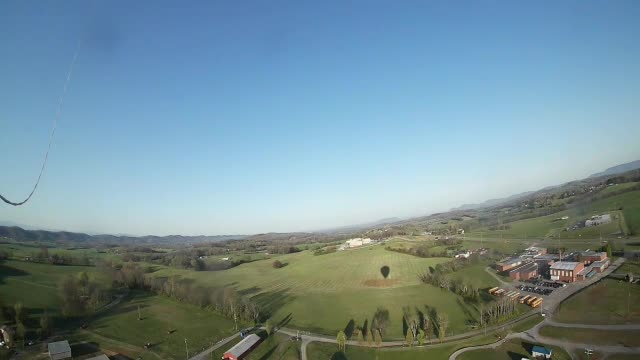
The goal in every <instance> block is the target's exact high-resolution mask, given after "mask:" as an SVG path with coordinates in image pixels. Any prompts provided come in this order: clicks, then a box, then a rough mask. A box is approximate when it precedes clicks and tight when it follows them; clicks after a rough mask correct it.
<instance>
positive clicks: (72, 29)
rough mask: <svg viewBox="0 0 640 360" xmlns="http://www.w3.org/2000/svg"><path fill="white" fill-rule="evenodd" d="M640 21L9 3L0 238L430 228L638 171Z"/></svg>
mask: <svg viewBox="0 0 640 360" xmlns="http://www.w3.org/2000/svg"><path fill="white" fill-rule="evenodd" d="M639 18H640V3H639V2H637V1H593V2H584V1H563V2H557V1H546V2H536V3H535V4H523V3H518V4H516V3H514V2H499V1H487V2H477V1H473V2H463V1H445V2H427V1H416V2H410V1H405V2H401V4H396V3H394V2H388V1H352V2H344V1H336V2H333V1H324V2H300V1H275V2H273V1H256V2H243V4H239V3H238V2H227V1H224V2H223V1H202V2H189V3H188V4H186V5H185V4H181V5H179V2H175V1H174V2H165V1H160V2H159V1H153V2H125V1H113V2H112V1H109V2H107V1H97V2H95V8H94V10H93V11H92V10H91V6H90V3H89V2H84V1H65V2H56V1H45V2H24V1H16V0H9V1H3V2H0V43H1V44H2V46H3V52H2V56H1V57H0V79H2V82H1V83H0V98H2V102H3V106H2V107H0V132H1V134H2V141H0V163H1V164H2V172H1V176H0V190H1V193H2V194H3V195H5V196H8V197H10V198H12V199H19V198H21V197H24V196H26V194H27V193H28V192H29V190H30V187H31V186H32V182H33V181H34V179H35V177H36V176H37V173H38V170H39V166H40V161H41V158H42V155H43V152H44V150H45V147H46V142H47V137H48V132H49V130H50V125H51V120H52V118H53V115H54V112H55V108H56V103H57V99H58V97H59V96H60V93H61V90H62V85H63V83H64V78H65V75H66V71H67V68H68V66H69V63H70V61H71V57H72V55H73V52H74V48H75V46H76V43H77V41H78V38H79V37H80V36H81V34H83V33H84V34H86V39H87V40H86V42H85V45H84V46H83V48H82V49H81V52H80V56H79V58H78V63H77V66H76V69H75V73H74V77H73V80H72V82H71V87H70V90H69V93H68V94H67V97H66V99H65V106H64V110H63V114H62V118H61V120H60V122H59V126H58V132H57V134H56V138H55V142H54V146H53V149H52V153H51V157H50V161H49V164H48V168H47V171H46V173H45V176H44V178H43V181H42V183H41V185H40V188H39V190H38V192H37V193H36V196H35V197H34V198H33V199H32V201H31V202H30V203H28V204H27V205H26V206H23V207H20V208H14V207H8V206H0V220H4V221H12V222H17V223H22V224H30V225H34V226H39V227H44V228H54V229H66V230H73V231H88V232H108V233H129V234H175V233H180V234H186V235H190V234H228V233H256V232H267V231H294V230H314V229H322V228H327V227H333V226H340V225H348V224H354V223H361V222H368V221H372V220H376V219H379V218H384V217H389V216H398V217H408V216H413V215H424V214H428V213H430V212H433V211H440V210H446V209H449V208H451V207H454V206H458V205H460V204H462V203H469V202H477V201H482V200H486V199H488V198H494V197H500V196H505V195H510V194H513V193H516V192H521V191H526V190H534V189H537V188H540V187H543V186H547V185H551V184H557V183H561V182H564V181H568V180H572V179H576V178H582V177H584V176H587V175H589V174H591V173H593V172H597V171H600V170H602V169H604V168H606V167H609V166H612V165H616V164H619V163H623V162H627V161H631V160H636V159H639V158H640V141H638V134H640V121H639V120H638V115H639V114H640V42H639V41H638V38H640V22H638V21H637V19H639Z"/></svg>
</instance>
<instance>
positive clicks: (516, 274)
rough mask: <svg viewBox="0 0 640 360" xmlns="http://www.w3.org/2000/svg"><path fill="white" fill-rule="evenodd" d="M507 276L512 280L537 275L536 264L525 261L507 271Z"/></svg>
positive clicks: (530, 277)
mask: <svg viewBox="0 0 640 360" xmlns="http://www.w3.org/2000/svg"><path fill="white" fill-rule="evenodd" d="M509 277H510V278H512V279H513V280H529V279H533V278H535V277H538V264H536V263H535V262H532V263H526V264H524V265H522V266H519V267H517V268H515V269H512V270H511V271H509Z"/></svg>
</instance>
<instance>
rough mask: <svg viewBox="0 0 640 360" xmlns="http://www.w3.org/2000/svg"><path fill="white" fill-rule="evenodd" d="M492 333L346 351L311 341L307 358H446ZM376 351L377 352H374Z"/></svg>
mask: <svg viewBox="0 0 640 360" xmlns="http://www.w3.org/2000/svg"><path fill="white" fill-rule="evenodd" d="M496 340H497V339H496V337H495V336H493V335H489V336H480V337H476V338H473V339H467V340H463V341H459V342H455V343H448V344H438V345H428V346H425V347H413V348H406V347H400V348H387V349H385V348H382V349H379V350H376V349H375V348H369V347H359V346H347V349H346V351H345V352H344V353H343V352H339V351H337V350H338V348H337V345H336V344H327V343H319V342H313V343H311V344H309V345H308V346H307V358H308V359H309V360H326V359H332V360H371V359H376V358H377V359H379V360H405V359H406V360H412V359H447V358H448V357H449V355H451V353H453V352H454V351H456V350H458V349H460V348H463V347H466V346H471V345H483V344H490V343H492V342H495V341H496ZM376 352H377V354H376Z"/></svg>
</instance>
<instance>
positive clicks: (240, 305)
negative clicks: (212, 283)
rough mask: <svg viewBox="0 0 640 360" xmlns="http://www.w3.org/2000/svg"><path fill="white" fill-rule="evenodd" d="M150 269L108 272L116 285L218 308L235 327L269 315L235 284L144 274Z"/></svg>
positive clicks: (127, 266) (134, 267) (131, 266)
mask: <svg viewBox="0 0 640 360" xmlns="http://www.w3.org/2000/svg"><path fill="white" fill-rule="evenodd" d="M148 272H150V270H149V269H148V268H142V267H141V266H139V265H137V264H125V265H124V266H123V267H122V268H120V269H117V268H111V270H110V271H109V274H110V275H111V278H112V281H113V283H114V284H115V285H117V286H125V287H127V288H129V289H141V290H145V291H150V292H153V293H155V294H157V295H162V296H166V297H170V298H172V299H174V300H176V301H180V302H184V303H188V304H192V305H195V306H198V307H201V308H204V309H209V310H211V311H215V312H216V313H218V314H221V315H223V316H226V317H228V318H231V319H233V320H234V322H235V324H236V328H237V326H238V322H239V321H244V322H254V323H258V322H260V321H261V320H263V319H264V318H266V317H267V316H268V314H266V313H264V312H263V311H262V310H261V308H260V306H259V305H258V304H257V303H256V302H254V301H251V300H250V299H249V298H247V297H244V296H241V295H240V294H239V293H238V292H237V291H236V289H235V288H233V287H224V288H213V287H202V286H198V285H195V284H193V282H192V281H190V280H188V279H180V278H179V277H177V276H171V277H168V278H159V277H152V276H145V274H146V273H148Z"/></svg>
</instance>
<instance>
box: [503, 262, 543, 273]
mask: <svg viewBox="0 0 640 360" xmlns="http://www.w3.org/2000/svg"><path fill="white" fill-rule="evenodd" d="M534 270H538V264H536V263H527V264H524V265H522V266H520V267H517V268H515V269H513V270H511V271H509V272H510V273H524V272H531V271H534Z"/></svg>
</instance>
